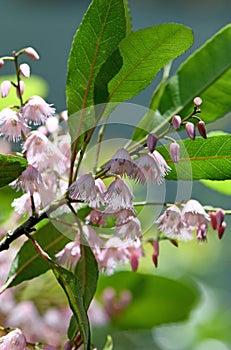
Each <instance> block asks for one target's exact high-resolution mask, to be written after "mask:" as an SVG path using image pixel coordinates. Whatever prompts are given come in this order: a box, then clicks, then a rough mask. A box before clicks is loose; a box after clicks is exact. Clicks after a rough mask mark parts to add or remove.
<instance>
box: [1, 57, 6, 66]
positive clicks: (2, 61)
mask: <svg viewBox="0 0 231 350" xmlns="http://www.w3.org/2000/svg"><path fill="white" fill-rule="evenodd" d="M4 63H5V62H4V60H3V59H2V58H0V68H2V67H3V66H4Z"/></svg>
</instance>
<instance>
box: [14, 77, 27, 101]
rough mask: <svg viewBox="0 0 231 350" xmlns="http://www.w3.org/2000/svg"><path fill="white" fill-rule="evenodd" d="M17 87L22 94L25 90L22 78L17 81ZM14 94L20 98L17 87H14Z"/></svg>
mask: <svg viewBox="0 0 231 350" xmlns="http://www.w3.org/2000/svg"><path fill="white" fill-rule="evenodd" d="M19 89H20V94H21V95H23V93H24V90H25V84H24V82H23V81H22V80H20V82H19ZM16 95H17V97H18V98H20V96H19V92H18V89H16Z"/></svg>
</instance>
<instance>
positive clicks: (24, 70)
mask: <svg viewBox="0 0 231 350" xmlns="http://www.w3.org/2000/svg"><path fill="white" fill-rule="evenodd" d="M19 70H20V73H21V74H22V76H24V77H25V78H29V77H30V66H29V65H28V64H27V63H22V64H20V66H19Z"/></svg>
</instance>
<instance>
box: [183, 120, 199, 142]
mask: <svg viewBox="0 0 231 350" xmlns="http://www.w3.org/2000/svg"><path fill="white" fill-rule="evenodd" d="M185 130H186V132H187V134H188V137H189V138H190V139H191V140H195V137H196V130H195V126H194V124H193V123H191V122H187V123H186V125H185Z"/></svg>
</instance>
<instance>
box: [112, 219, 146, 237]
mask: <svg viewBox="0 0 231 350" xmlns="http://www.w3.org/2000/svg"><path fill="white" fill-rule="evenodd" d="M116 234H117V235H118V236H119V237H120V238H121V239H127V240H131V241H135V240H136V239H137V238H139V237H141V235H142V231H141V225H140V221H139V219H138V218H136V217H131V219H130V220H129V221H128V222H126V223H125V224H122V225H120V226H116Z"/></svg>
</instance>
